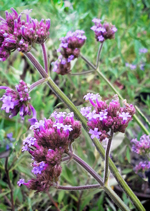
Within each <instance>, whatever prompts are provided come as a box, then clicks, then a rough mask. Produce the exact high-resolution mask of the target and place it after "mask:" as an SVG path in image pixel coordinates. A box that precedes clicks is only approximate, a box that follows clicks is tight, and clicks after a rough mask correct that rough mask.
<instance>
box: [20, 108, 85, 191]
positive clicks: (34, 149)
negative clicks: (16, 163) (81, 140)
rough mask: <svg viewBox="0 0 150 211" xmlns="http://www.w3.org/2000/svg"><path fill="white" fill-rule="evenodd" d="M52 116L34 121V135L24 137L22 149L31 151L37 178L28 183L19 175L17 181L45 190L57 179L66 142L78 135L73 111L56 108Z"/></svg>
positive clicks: (66, 150) (38, 189) (34, 172)
mask: <svg viewBox="0 0 150 211" xmlns="http://www.w3.org/2000/svg"><path fill="white" fill-rule="evenodd" d="M51 117H52V118H53V119H54V120H53V119H52V118H50V119H44V120H40V121H39V122H38V121H37V122H35V123H34V124H33V125H32V126H31V127H30V129H31V130H32V131H33V134H34V135H33V136H28V137H27V138H26V139H25V140H24V141H23V145H24V146H23V148H22V151H28V152H29V153H30V154H31V155H32V159H33V161H34V162H33V163H32V166H33V169H32V173H33V174H35V177H36V178H33V179H31V180H29V181H28V182H27V183H25V182H24V180H23V179H21V180H19V181H18V185H21V184H24V185H26V186H27V187H28V188H29V189H33V190H37V191H45V190H48V189H49V187H50V186H52V185H53V183H57V181H58V179H59V176H60V174H61V166H60V164H61V159H62V155H63V153H64V152H65V153H67V152H68V150H69V145H70V144H71V143H72V142H73V141H74V139H76V138H78V136H79V135H80V133H81V124H80V122H78V121H75V120H74V118H73V117H74V114H73V113H69V114H67V113H66V112H56V111H55V112H54V113H53V114H52V115H51Z"/></svg>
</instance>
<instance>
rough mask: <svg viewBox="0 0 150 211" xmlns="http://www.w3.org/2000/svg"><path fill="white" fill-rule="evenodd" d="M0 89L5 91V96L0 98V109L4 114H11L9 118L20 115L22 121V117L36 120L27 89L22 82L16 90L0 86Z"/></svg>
mask: <svg viewBox="0 0 150 211" xmlns="http://www.w3.org/2000/svg"><path fill="white" fill-rule="evenodd" d="M0 89H5V91H6V92H5V94H4V95H3V96H2V98H0V100H1V101H2V102H3V104H2V107H1V109H2V110H5V111H6V113H11V115H10V116H9V117H10V118H11V117H13V116H16V115H17V114H18V113H20V116H21V118H22V119H24V116H26V115H31V113H33V117H34V118H36V111H35V109H34V108H33V106H32V105H31V104H30V102H29V101H30V99H31V98H30V97H29V88H28V87H27V84H26V83H25V82H24V81H22V80H21V81H20V82H19V84H18V85H17V86H16V90H13V89H11V88H9V87H4V86H0Z"/></svg>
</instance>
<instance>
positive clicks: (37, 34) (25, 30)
mask: <svg viewBox="0 0 150 211" xmlns="http://www.w3.org/2000/svg"><path fill="white" fill-rule="evenodd" d="M11 10H12V13H8V12H7V11H6V12H5V14H6V18H5V19H3V18H0V20H1V22H0V28H1V30H0V61H5V60H6V59H7V58H8V57H9V55H10V53H11V52H12V51H15V50H18V51H21V52H28V51H30V49H31V47H32V45H33V44H34V43H40V44H42V43H44V42H45V40H46V39H47V38H48V37H49V28H50V19H47V20H43V19H42V20H41V21H40V22H39V21H38V20H36V19H32V18H31V17H30V12H31V10H24V11H23V12H21V14H18V13H17V12H16V11H15V10H14V9H13V8H11ZM24 14H25V15H26V19H25V20H24V19H23V16H24Z"/></svg>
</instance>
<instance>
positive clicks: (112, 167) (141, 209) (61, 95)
mask: <svg viewBox="0 0 150 211" xmlns="http://www.w3.org/2000/svg"><path fill="white" fill-rule="evenodd" d="M26 56H27V57H28V59H29V60H30V61H31V62H32V63H33V65H34V66H35V67H36V69H37V70H38V71H39V72H40V74H41V75H42V76H43V77H44V78H47V77H48V75H47V74H46V72H45V70H44V69H43V67H42V66H41V65H40V64H39V63H38V61H37V60H36V59H35V58H34V56H33V55H32V54H31V53H27V54H26ZM47 84H48V85H49V86H50V88H51V89H52V91H54V93H56V95H57V96H58V97H59V99H61V100H62V101H63V102H64V103H65V104H66V105H67V106H68V107H69V108H70V110H71V111H73V112H74V113H75V116H76V117H77V119H79V120H80V121H81V122H82V125H83V127H84V128H85V129H86V131H87V132H88V126H87V121H86V119H85V118H84V117H83V116H82V114H81V113H80V112H79V111H78V109H77V108H76V107H75V105H74V104H73V103H72V102H71V101H70V100H69V99H68V98H67V96H66V95H65V94H64V93H63V92H62V91H61V90H60V89H59V87H58V86H57V85H56V84H55V83H54V82H53V80H52V79H51V78H48V82H47ZM92 141H93V143H94V145H95V146H96V148H97V150H98V152H99V153H100V154H101V156H102V158H103V159H105V150H104V148H103V147H102V145H101V144H100V142H99V141H98V140H97V139H95V138H94V139H92ZM109 167H110V170H111V171H112V173H113V175H114V177H115V178H116V180H117V181H118V183H119V184H120V185H121V187H122V188H123V190H124V191H125V192H126V194H127V195H128V196H129V197H130V199H131V201H132V202H133V204H134V205H135V207H136V208H137V210H139V211H145V209H144V207H143V205H142V204H141V202H140V201H139V199H138V198H137V197H136V196H135V194H134V193H133V191H132V190H131V189H130V188H129V186H128V185H127V184H126V182H125V181H124V179H123V178H122V177H121V175H120V173H119V171H118V169H117V168H116V166H115V164H114V163H113V161H112V160H111V159H110V158H109Z"/></svg>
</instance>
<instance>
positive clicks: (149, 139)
mask: <svg viewBox="0 0 150 211" xmlns="http://www.w3.org/2000/svg"><path fill="white" fill-rule="evenodd" d="M131 143H132V151H133V152H135V153H137V154H139V155H145V154H147V153H149V152H150V136H147V135H145V134H144V135H143V136H141V138H140V141H138V140H137V139H136V138H135V139H132V140H131Z"/></svg>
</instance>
